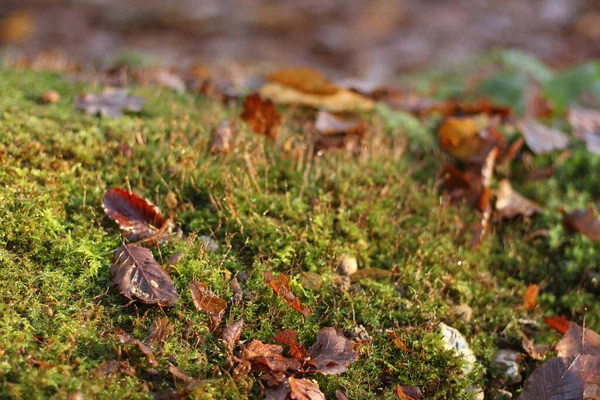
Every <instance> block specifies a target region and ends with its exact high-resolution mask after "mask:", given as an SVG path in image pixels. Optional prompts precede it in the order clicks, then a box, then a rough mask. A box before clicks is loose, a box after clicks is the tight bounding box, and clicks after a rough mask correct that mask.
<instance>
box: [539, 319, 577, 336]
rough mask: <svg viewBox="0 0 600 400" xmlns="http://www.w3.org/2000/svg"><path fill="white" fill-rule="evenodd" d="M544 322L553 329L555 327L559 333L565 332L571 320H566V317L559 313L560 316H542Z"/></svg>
mask: <svg viewBox="0 0 600 400" xmlns="http://www.w3.org/2000/svg"><path fill="white" fill-rule="evenodd" d="M544 322H545V323H546V324H547V325H548V326H549V327H550V328H553V329H556V330H557V331H559V332H560V333H567V331H568V330H569V327H570V326H571V322H570V321H568V320H567V317H565V316H564V315H561V316H560V317H547V318H544Z"/></svg>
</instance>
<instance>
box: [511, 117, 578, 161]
mask: <svg viewBox="0 0 600 400" xmlns="http://www.w3.org/2000/svg"><path fill="white" fill-rule="evenodd" d="M517 127H518V128H519V130H520V131H521V133H522V134H523V137H524V138H525V143H527V147H529V149H530V150H531V151H532V152H533V153H534V154H547V153H551V152H553V151H555V150H563V149H565V148H567V146H568V145H569V137H568V136H567V135H565V134H564V133H562V132H560V131H558V130H556V129H553V128H550V127H548V126H546V125H543V124H540V123H539V122H537V121H535V120H532V119H524V120H521V121H519V122H518V124H517Z"/></svg>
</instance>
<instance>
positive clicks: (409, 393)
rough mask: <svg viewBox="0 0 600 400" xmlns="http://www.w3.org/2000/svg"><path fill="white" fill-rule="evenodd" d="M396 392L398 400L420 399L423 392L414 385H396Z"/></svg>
mask: <svg viewBox="0 0 600 400" xmlns="http://www.w3.org/2000/svg"><path fill="white" fill-rule="evenodd" d="M396 393H397V394H398V397H399V398H400V400H421V399H422V398H423V392H421V389H419V388H418V387H416V386H400V385H398V388H397V389H396Z"/></svg>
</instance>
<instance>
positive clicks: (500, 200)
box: [496, 179, 543, 219]
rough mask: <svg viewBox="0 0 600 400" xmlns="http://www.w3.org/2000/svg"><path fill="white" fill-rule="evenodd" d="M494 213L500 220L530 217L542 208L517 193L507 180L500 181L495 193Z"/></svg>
mask: <svg viewBox="0 0 600 400" xmlns="http://www.w3.org/2000/svg"><path fill="white" fill-rule="evenodd" d="M496 211H497V212H498V214H499V216H500V217H501V218H508V219H511V218H514V217H516V216H518V215H522V216H525V217H531V216H532V215H533V214H538V213H541V212H542V211H543V208H542V206H540V205H539V204H537V203H535V202H533V201H531V200H529V199H527V198H525V197H523V196H522V195H520V194H519V193H517V192H516V191H515V190H514V189H513V188H512V186H511V184H510V181H509V180H508V179H502V180H501V181H500V183H499V184H498V191H497V192H496Z"/></svg>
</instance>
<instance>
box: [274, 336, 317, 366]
mask: <svg viewBox="0 0 600 400" xmlns="http://www.w3.org/2000/svg"><path fill="white" fill-rule="evenodd" d="M297 338H298V334H297V333H296V332H295V331H294V330H293V329H285V330H283V331H281V332H279V333H278V334H277V335H275V337H274V338H273V339H274V340H275V341H276V342H277V343H281V344H284V345H286V346H288V347H289V348H290V355H291V356H292V357H294V358H297V359H298V360H300V361H303V360H306V359H308V358H309V356H308V353H307V352H306V349H305V348H304V347H303V346H302V345H301V344H299V343H298V342H297V340H296V339H297Z"/></svg>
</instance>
